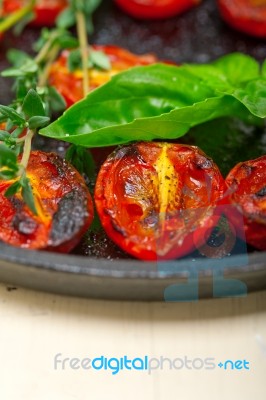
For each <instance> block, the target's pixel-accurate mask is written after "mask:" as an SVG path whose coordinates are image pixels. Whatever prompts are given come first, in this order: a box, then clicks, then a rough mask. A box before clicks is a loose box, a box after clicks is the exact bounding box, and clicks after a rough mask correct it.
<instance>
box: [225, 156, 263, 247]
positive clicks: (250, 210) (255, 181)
mask: <svg viewBox="0 0 266 400" xmlns="http://www.w3.org/2000/svg"><path fill="white" fill-rule="evenodd" d="M226 183H227V184H228V186H229V187H230V191H232V194H231V195H230V201H231V203H232V204H233V205H234V206H235V208H236V210H238V211H239V214H240V215H243V217H244V230H245V231H244V234H245V239H246V241H247V243H249V244H251V245H252V246H254V247H256V248H258V249H260V250H266V156H262V157H260V158H257V159H256V160H250V161H246V162H242V163H239V164H237V165H236V166H235V167H234V168H233V169H232V170H231V171H230V173H229V175H228V176H227V178H226ZM236 217H237V215H236V216H235V227H236V229H237V218H236ZM243 239H244V238H243Z"/></svg>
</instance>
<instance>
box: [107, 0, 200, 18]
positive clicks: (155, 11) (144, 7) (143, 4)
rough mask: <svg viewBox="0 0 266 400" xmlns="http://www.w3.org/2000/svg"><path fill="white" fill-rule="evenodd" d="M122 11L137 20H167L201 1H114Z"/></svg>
mask: <svg viewBox="0 0 266 400" xmlns="http://www.w3.org/2000/svg"><path fill="white" fill-rule="evenodd" d="M115 2H116V4H118V5H119V6H120V7H121V8H122V10H124V11H125V12H126V13H128V14H129V15H131V16H132V17H135V18H139V19H163V18H169V17H172V16H174V15H177V14H181V13H182V12H184V11H186V10H188V9H189V8H191V7H194V6H195V5H197V4H199V3H200V2H201V0H115Z"/></svg>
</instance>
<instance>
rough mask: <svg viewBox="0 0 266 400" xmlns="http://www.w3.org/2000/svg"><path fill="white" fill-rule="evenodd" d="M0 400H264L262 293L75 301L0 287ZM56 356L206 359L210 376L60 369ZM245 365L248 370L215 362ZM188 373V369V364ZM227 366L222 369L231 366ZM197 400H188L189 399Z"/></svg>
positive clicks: (265, 298)
mask: <svg viewBox="0 0 266 400" xmlns="http://www.w3.org/2000/svg"><path fill="white" fill-rule="evenodd" d="M0 317H1V330H0V368H1V371H0V377H1V378H0V399H3V400H21V399H23V400H24V399H27V400H73V399H78V400H87V399H93V400H107V399H110V400H114V399H126V400H133V399H136V398H138V399H145V400H166V399H167V400H168V399H182V400H187V399H188V400H190V399H193V400H194V399H195V398H198V399H204V400H208V399H213V400H225V399H230V400H231V399H237V400H238V399H243V400H250V399H254V400H264V399H265V398H266V386H265V377H266V374H265V371H266V292H259V293H253V294H249V295H248V296H247V297H246V298H238V299H237V298H236V299H221V300H201V301H199V302H197V303H133V302H111V301H110V302H109V301H97V300H88V299H78V298H70V297H63V296H57V295H50V294H46V293H40V292H39V293H38V292H34V291H30V290H25V289H21V288H18V289H16V290H15V289H12V288H11V287H9V288H8V287H7V286H6V285H3V284H0ZM58 353H61V355H60V356H59V358H60V357H61V358H67V357H68V358H79V359H83V358H86V357H89V358H90V357H91V358H93V357H100V356H102V355H103V356H104V357H117V358H119V357H123V356H124V355H127V356H128V357H129V358H130V357H131V358H135V357H143V356H145V355H147V356H148V357H158V358H159V357H160V356H162V357H164V358H169V359H172V360H173V359H175V358H184V357H185V356H187V359H191V360H194V359H195V358H201V359H206V358H208V357H212V358H215V363H216V366H215V369H212V370H207V369H195V368H194V369H187V368H182V369H172V370H171V369H169V364H167V361H165V363H166V364H164V367H165V368H164V369H163V370H155V371H151V373H150V374H149V373H148V371H137V370H135V371H129V370H126V371H125V370H123V371H120V372H119V373H117V374H116V375H113V374H112V372H111V370H101V371H95V370H84V369H83V370H81V369H79V370H74V369H71V368H70V367H69V366H67V364H66V368H65V370H63V369H62V368H57V370H56V369H55V367H54V359H55V355H56V354H58ZM228 359H231V360H233V361H236V360H244V359H245V360H246V361H248V362H249V363H250V364H249V366H250V369H249V370H247V369H241V370H237V369H234V370H232V369H231V368H228V369H227V370H224V369H223V368H219V367H218V366H217V363H218V362H220V361H225V360H228ZM195 365H196V364H195ZM230 365H231V364H230ZM196 396H197V397H196Z"/></svg>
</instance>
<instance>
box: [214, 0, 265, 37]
mask: <svg viewBox="0 0 266 400" xmlns="http://www.w3.org/2000/svg"><path fill="white" fill-rule="evenodd" d="M218 5H219V9H220V12H221V15H222V17H223V18H224V20H225V21H226V22H227V23H228V24H229V25H231V26H232V27H233V28H235V29H238V30H239V31H241V32H245V33H247V34H249V35H252V36H257V37H262V38H265V37H266V0H218Z"/></svg>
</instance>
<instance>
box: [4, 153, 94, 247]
mask: <svg viewBox="0 0 266 400" xmlns="http://www.w3.org/2000/svg"><path fill="white" fill-rule="evenodd" d="M27 176H28V178H29V179H30V183H31V185H32V189H33V194H34V197H35V205H36V208H37V212H38V215H37V216H36V215H34V214H33V213H32V212H31V211H30V210H29V208H28V207H27V206H26V205H25V203H24V202H23V200H22V198H21V194H19V193H18V194H16V195H14V196H12V197H10V198H6V197H5V192H6V190H7V189H8V187H9V186H10V185H11V183H13V182H11V181H0V226H1V229H0V240H1V241H3V242H5V243H7V244H10V245H13V246H17V247H22V248H25V249H43V250H49V251H57V252H69V251H70V250H72V249H73V248H74V247H75V246H76V245H77V244H78V242H79V241H80V239H81V237H82V236H83V234H84V233H85V232H86V231H87V230H88V228H89V226H90V224H91V222H92V219H93V203H92V198H91V195H90V193H89V191H88V189H87V187H86V184H85V182H84V180H83V178H82V177H81V176H80V175H79V173H78V172H77V171H76V170H75V169H74V168H73V167H72V166H71V165H70V164H68V163H67V162H66V161H65V160H63V159H61V158H60V157H59V156H58V155H57V154H55V153H44V152H41V151H33V152H32V153H31V156H30V160H29V164H28V167H27Z"/></svg>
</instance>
